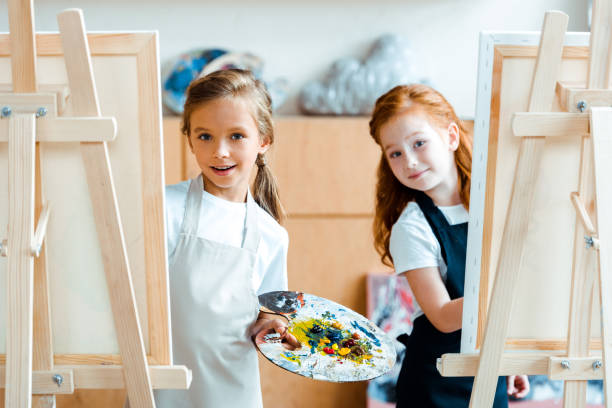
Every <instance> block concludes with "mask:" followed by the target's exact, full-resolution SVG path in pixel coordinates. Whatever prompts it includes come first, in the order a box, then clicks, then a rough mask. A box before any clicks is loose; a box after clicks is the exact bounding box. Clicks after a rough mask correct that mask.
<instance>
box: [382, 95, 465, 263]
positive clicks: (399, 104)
mask: <svg viewBox="0 0 612 408" xmlns="http://www.w3.org/2000/svg"><path fill="white" fill-rule="evenodd" d="M414 105H417V106H418V107H420V108H421V109H422V110H423V111H424V112H425V113H426V114H427V116H428V118H429V119H430V120H432V122H433V123H435V124H436V125H437V126H439V127H447V126H449V125H450V124H451V123H456V124H457V127H458V128H459V147H458V148H457V150H456V151H455V164H456V165H457V173H458V179H459V180H458V181H459V196H460V198H461V202H462V203H463V205H464V206H465V208H467V209H469V207H470V180H471V177H470V173H471V171H472V135H471V134H470V132H468V131H467V130H466V128H465V126H464V125H463V123H462V122H461V120H459V118H458V117H457V115H456V114H455V110H454V109H453V107H452V106H451V104H450V103H448V101H447V100H446V99H445V98H444V97H443V96H442V94H440V93H439V92H438V91H436V90H435V89H433V88H431V87H429V86H426V85H420V84H415V85H401V86H396V87H395V88H393V89H391V90H390V91H389V92H387V93H386V94H384V95H382V96H381V97H380V98H378V100H376V105H375V106H374V111H373V112H372V119H371V120H370V135H371V136H372V138H373V139H374V141H375V142H376V143H377V144H378V145H380V129H381V128H382V127H383V125H385V124H386V123H387V122H389V120H391V118H393V117H394V116H395V115H397V114H399V113H402V112H404V111H405V110H406V109H408V108H409V107H411V106H414ZM415 194H416V191H415V190H413V189H410V188H408V187H406V186H404V185H403V184H402V183H400V182H399V181H398V180H397V178H395V175H393V173H392V172H391V167H389V163H388V162H387V158H386V156H385V154H384V152H383V151H382V146H381V156H380V163H379V165H378V172H377V182H376V211H375V215H374V224H373V230H374V247H375V248H376V251H377V252H378V253H379V254H380V258H381V261H382V262H383V263H384V264H385V265H389V266H392V263H393V259H392V258H391V254H390V252H389V240H390V238H391V228H392V227H393V224H395V222H396V221H397V219H398V218H399V216H400V214H401V213H402V211H403V210H404V208H405V207H406V204H408V202H409V201H413V200H414V198H415Z"/></svg>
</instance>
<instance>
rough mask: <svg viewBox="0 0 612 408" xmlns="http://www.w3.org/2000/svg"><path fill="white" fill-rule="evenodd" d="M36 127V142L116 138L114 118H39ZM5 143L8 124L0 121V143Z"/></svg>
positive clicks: (93, 140)
mask: <svg viewBox="0 0 612 408" xmlns="http://www.w3.org/2000/svg"><path fill="white" fill-rule="evenodd" d="M36 125H37V126H36V141H37V142H112V141H113V140H115V138H116V137H117V122H116V121H115V118H100V117H79V118H44V119H43V118H41V119H38V121H37V122H36ZM83 129H87V131H86V132H85V131H83ZM6 141H8V122H7V121H6V120H0V142H6Z"/></svg>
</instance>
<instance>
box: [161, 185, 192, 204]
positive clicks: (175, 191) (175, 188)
mask: <svg viewBox="0 0 612 408" xmlns="http://www.w3.org/2000/svg"><path fill="white" fill-rule="evenodd" d="M189 183H190V181H189V180H185V181H181V182H180V183H176V184H170V185H167V186H166V189H165V193H166V200H173V201H174V200H177V199H179V200H180V199H182V200H183V201H184V200H185V199H186V198H187V192H188V191H189Z"/></svg>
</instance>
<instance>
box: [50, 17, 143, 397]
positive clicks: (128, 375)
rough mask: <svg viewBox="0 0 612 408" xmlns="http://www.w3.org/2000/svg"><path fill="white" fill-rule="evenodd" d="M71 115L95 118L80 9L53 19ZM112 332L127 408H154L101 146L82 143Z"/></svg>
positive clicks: (109, 175)
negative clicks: (57, 31) (70, 101)
mask: <svg viewBox="0 0 612 408" xmlns="http://www.w3.org/2000/svg"><path fill="white" fill-rule="evenodd" d="M58 25H59V28H60V33H61V36H62V45H63V48H64V59H65V61H66V71H67V73H68V82H69V85H70V89H71V91H72V106H73V110H74V115H75V116H100V108H99V105H98V98H97V94H96V90H95V84H94V77H93V70H92V65H91V59H90V54H89V47H88V45H87V37H86V34H85V25H84V22H83V16H82V14H81V11H80V10H68V11H64V12H62V13H60V14H59V15H58ZM81 153H82V156H83V162H84V163H85V169H86V173H87V182H88V185H89V193H90V196H91V202H92V206H93V213H94V217H95V219H96V229H97V232H98V238H99V241H100V247H101V249H102V258H103V261H104V270H105V273H106V282H107V286H108V290H109V298H110V303H111V307H112V311H113V318H114V322H115V330H116V332H117V340H118V343H119V349H120V353H121V359H122V363H123V367H124V374H125V375H124V377H125V383H126V388H127V392H128V397H129V399H130V404H131V406H132V408H151V407H155V402H154V400H153V389H152V387H151V379H150V377H149V369H148V364H147V359H146V354H145V351H144V342H143V339H142V333H141V330H140V324H139V321H138V310H137V309H136V301H135V296H134V289H133V286H132V279H131V275H130V269H129V264H128V258H127V250H126V246H125V241H124V238H123V231H122V226H121V219H120V217H119V208H118V204H117V198H116V195H115V187H114V184H113V176H112V171H111V168H110V161H109V157H108V151H107V148H106V143H104V142H101V143H81Z"/></svg>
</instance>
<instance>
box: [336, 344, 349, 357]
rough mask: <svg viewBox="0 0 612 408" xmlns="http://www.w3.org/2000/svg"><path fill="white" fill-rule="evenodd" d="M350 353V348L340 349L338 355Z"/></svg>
mask: <svg viewBox="0 0 612 408" xmlns="http://www.w3.org/2000/svg"><path fill="white" fill-rule="evenodd" d="M334 346H335V344H334ZM350 352H351V349H350V348H346V347H342V348H341V349H340V351H338V354H340V355H341V356H346V355H347V354H348V353H350Z"/></svg>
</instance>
